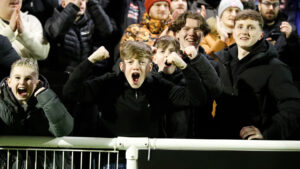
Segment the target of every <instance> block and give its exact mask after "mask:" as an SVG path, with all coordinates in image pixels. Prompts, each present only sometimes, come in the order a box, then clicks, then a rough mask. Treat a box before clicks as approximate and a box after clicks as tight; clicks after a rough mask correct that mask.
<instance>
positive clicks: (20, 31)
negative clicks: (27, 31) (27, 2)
mask: <svg viewBox="0 0 300 169" xmlns="http://www.w3.org/2000/svg"><path fill="white" fill-rule="evenodd" d="M17 29H18V33H19V34H21V33H23V30H24V26H23V22H22V19H21V15H20V11H19V12H18V18H17Z"/></svg>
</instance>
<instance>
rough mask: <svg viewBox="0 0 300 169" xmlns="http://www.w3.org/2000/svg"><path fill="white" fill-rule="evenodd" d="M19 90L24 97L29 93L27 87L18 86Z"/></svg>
mask: <svg viewBox="0 0 300 169" xmlns="http://www.w3.org/2000/svg"><path fill="white" fill-rule="evenodd" d="M17 92H18V94H19V95H20V96H23V97H24V96H26V95H27V89H26V88H23V87H20V88H18V89H17Z"/></svg>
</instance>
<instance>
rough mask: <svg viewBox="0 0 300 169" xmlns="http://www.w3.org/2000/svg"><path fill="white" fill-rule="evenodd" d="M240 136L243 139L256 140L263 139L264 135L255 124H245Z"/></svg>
mask: <svg viewBox="0 0 300 169" xmlns="http://www.w3.org/2000/svg"><path fill="white" fill-rule="evenodd" d="M240 136H241V138H242V139H248V140H255V139H259V140H261V139H263V135H262V134H261V132H260V130H259V129H258V128H256V127H254V126H245V127H243V128H242V129H241V131H240Z"/></svg>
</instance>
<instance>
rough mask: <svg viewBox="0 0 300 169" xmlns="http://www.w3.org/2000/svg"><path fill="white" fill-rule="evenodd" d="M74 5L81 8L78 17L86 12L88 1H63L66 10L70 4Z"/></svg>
mask: <svg viewBox="0 0 300 169" xmlns="http://www.w3.org/2000/svg"><path fill="white" fill-rule="evenodd" d="M71 2H72V3H74V4H75V5H76V6H78V7H79V8H80V10H79V12H78V13H77V15H78V16H80V15H83V14H84V12H85V10H86V2H87V0H75V1H74V0H62V7H63V8H65V7H66V6H67V5H68V4H69V3H71Z"/></svg>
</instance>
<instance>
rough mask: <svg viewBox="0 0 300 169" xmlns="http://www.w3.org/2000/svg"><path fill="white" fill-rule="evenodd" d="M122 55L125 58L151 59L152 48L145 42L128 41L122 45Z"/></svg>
mask: <svg viewBox="0 0 300 169" xmlns="http://www.w3.org/2000/svg"><path fill="white" fill-rule="evenodd" d="M120 57H121V59H122V60H124V59H131V58H134V59H142V58H147V59H150V60H151V57H152V49H151V47H150V46H148V45H147V44H145V43H143V42H136V41H126V42H124V44H123V45H122V49H121V52H120Z"/></svg>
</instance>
